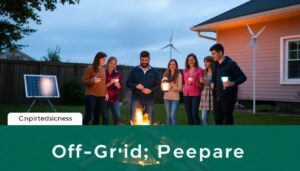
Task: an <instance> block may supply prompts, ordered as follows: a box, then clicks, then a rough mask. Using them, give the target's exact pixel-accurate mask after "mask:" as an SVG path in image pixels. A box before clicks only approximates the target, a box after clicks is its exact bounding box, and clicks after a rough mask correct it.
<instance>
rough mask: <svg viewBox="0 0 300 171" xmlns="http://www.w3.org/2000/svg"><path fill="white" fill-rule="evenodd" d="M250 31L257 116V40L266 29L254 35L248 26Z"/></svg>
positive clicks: (254, 104)
mask: <svg viewBox="0 0 300 171" xmlns="http://www.w3.org/2000/svg"><path fill="white" fill-rule="evenodd" d="M247 28H248V31H249V33H250V35H251V36H252V38H251V41H250V43H249V45H248V48H250V47H252V48H253V63H252V64H253V66H252V67H253V111H252V112H253V114H256V53H257V47H258V46H257V39H258V37H259V36H260V35H261V34H262V33H263V31H264V30H265V29H266V27H263V28H262V29H261V30H260V31H259V32H258V33H257V34H254V33H253V31H252V29H251V27H250V26H249V25H247Z"/></svg>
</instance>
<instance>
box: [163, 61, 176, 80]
mask: <svg viewBox="0 0 300 171" xmlns="http://www.w3.org/2000/svg"><path fill="white" fill-rule="evenodd" d="M172 62H174V63H175V65H176V70H175V73H174V74H173V75H172V74H171V70H170V65H171V63H172ZM178 75H179V69H178V63H177V61H176V60H175V59H171V60H170V61H169V63H168V69H167V70H166V72H165V73H164V74H163V76H164V77H167V78H168V80H169V82H175V81H176V80H177V78H178Z"/></svg>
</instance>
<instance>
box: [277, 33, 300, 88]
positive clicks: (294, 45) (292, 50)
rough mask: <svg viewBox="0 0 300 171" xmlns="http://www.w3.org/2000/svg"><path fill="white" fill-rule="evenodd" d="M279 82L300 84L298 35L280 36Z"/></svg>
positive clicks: (299, 37)
mask: <svg viewBox="0 0 300 171" xmlns="http://www.w3.org/2000/svg"><path fill="white" fill-rule="evenodd" d="M280 81H281V84H300V35H299V36H289V37H284V38H281V79H280Z"/></svg>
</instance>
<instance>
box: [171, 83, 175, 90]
mask: <svg viewBox="0 0 300 171" xmlns="http://www.w3.org/2000/svg"><path fill="white" fill-rule="evenodd" d="M173 87H176V84H175V83H174V82H171V83H170V90H172V88H173Z"/></svg>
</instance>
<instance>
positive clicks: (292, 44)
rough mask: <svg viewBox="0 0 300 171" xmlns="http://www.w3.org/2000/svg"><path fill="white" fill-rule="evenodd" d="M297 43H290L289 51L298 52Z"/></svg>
mask: <svg viewBox="0 0 300 171" xmlns="http://www.w3.org/2000/svg"><path fill="white" fill-rule="evenodd" d="M297 45H298V44H297V41H292V42H289V51H291V50H297Z"/></svg>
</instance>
